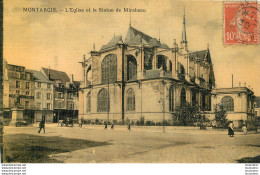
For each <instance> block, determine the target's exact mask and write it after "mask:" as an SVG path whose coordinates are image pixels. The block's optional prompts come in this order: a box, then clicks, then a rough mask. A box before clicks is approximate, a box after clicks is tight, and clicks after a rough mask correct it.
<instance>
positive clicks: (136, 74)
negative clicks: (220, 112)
mask: <svg viewBox="0 0 260 175" xmlns="http://www.w3.org/2000/svg"><path fill="white" fill-rule="evenodd" d="M90 53H91V57H90V58H88V59H86V58H85V56H84V58H83V60H82V62H80V63H81V64H82V72H83V73H82V77H83V78H82V84H81V90H80V91H79V118H82V119H84V120H91V121H95V120H96V119H98V120H99V121H103V122H105V121H110V122H124V121H133V122H135V121H138V120H140V119H141V118H143V119H144V120H145V121H153V122H162V121H169V122H170V121H172V116H173V113H174V111H175V109H176V108H177V107H178V106H181V105H185V104H186V103H189V104H190V105H198V106H199V107H200V109H201V110H202V111H210V110H211V91H212V88H213V87H214V86H215V77H214V71H213V66H212V61H211V56H210V51H209V48H206V49H205V50H200V51H196V52H191V51H189V49H188V41H187V37H186V24H185V15H184V17H183V31H182V39H181V42H180V44H177V43H176V40H174V43H173V45H172V46H167V45H166V44H164V43H161V41H160V40H157V39H156V38H153V37H151V36H149V35H147V34H145V33H143V32H141V31H140V30H137V29H135V28H134V27H133V26H131V24H130V26H129V29H128V32H127V35H126V38H125V40H123V39H122V36H113V37H112V39H111V40H110V41H109V43H107V44H106V45H103V46H102V47H101V49H100V50H99V51H95V50H93V51H91V52H90Z"/></svg>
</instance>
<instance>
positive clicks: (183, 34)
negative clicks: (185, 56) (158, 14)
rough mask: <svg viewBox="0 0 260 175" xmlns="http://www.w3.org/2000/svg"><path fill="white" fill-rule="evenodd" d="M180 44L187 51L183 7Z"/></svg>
mask: <svg viewBox="0 0 260 175" xmlns="http://www.w3.org/2000/svg"><path fill="white" fill-rule="evenodd" d="M181 44H182V45H183V47H184V49H185V50H186V51H187V50H188V42H187V35H186V19H185V8H184V15H183V28H182V38H181Z"/></svg>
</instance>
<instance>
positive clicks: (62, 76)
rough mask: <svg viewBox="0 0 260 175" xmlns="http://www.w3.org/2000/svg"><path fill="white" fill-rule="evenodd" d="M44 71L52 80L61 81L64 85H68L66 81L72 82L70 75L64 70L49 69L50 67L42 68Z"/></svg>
mask: <svg viewBox="0 0 260 175" xmlns="http://www.w3.org/2000/svg"><path fill="white" fill-rule="evenodd" d="M42 70H43V71H44V73H45V75H46V76H48V77H49V79H50V80H51V81H57V80H59V81H61V83H62V85H63V86H66V82H70V78H69V76H68V75H67V74H66V73H65V72H62V71H57V70H53V69H48V68H42Z"/></svg>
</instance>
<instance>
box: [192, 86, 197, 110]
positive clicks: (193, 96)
mask: <svg viewBox="0 0 260 175" xmlns="http://www.w3.org/2000/svg"><path fill="white" fill-rule="evenodd" d="M191 93H192V94H191V98H192V100H191V101H192V106H195V105H196V103H197V101H196V91H195V90H191Z"/></svg>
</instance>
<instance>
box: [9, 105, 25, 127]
mask: <svg viewBox="0 0 260 175" xmlns="http://www.w3.org/2000/svg"><path fill="white" fill-rule="evenodd" d="M19 122H24V119H23V110H22V109H19V108H13V109H12V120H11V122H10V124H9V125H10V126H17V123H19Z"/></svg>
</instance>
